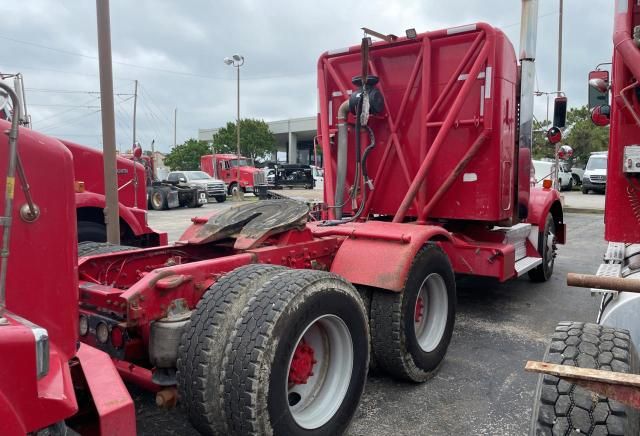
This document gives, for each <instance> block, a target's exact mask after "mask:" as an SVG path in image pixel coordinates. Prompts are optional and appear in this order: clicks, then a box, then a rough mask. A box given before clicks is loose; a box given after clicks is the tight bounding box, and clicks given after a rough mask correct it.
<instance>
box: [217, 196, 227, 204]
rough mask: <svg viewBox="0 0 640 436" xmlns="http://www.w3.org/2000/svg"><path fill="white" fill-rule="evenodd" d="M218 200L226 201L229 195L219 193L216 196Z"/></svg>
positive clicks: (219, 201)
mask: <svg viewBox="0 0 640 436" xmlns="http://www.w3.org/2000/svg"><path fill="white" fill-rule="evenodd" d="M216 201H217V202H218V203H224V202H225V201H227V196H226V195H218V196H216Z"/></svg>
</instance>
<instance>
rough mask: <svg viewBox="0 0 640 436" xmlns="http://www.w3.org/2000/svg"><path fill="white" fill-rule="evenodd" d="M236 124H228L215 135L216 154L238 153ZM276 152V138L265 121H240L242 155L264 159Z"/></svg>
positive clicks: (246, 119) (245, 119) (248, 119)
mask: <svg viewBox="0 0 640 436" xmlns="http://www.w3.org/2000/svg"><path fill="white" fill-rule="evenodd" d="M236 141H237V140H236V123H227V125H226V126H225V127H222V128H221V129H220V130H218V132H217V133H216V134H215V135H213V146H214V148H215V150H216V153H235V152H236ZM275 150H276V138H275V137H274V136H273V133H271V131H270V130H269V126H268V125H267V123H265V122H264V121H263V120H254V119H251V118H244V119H241V120H240V153H242V155H243V156H247V157H250V158H252V159H256V158H263V157H265V156H266V155H267V154H270V153H273V152H274V151H275Z"/></svg>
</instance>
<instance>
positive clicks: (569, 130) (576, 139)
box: [532, 106, 609, 163]
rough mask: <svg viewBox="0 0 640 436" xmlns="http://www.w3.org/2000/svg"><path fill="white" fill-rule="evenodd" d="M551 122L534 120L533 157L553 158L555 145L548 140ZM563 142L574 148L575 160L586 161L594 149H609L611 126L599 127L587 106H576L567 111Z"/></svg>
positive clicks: (573, 159)
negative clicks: (594, 122) (592, 118)
mask: <svg viewBox="0 0 640 436" xmlns="http://www.w3.org/2000/svg"><path fill="white" fill-rule="evenodd" d="M550 127H551V122H547V121H535V120H534V122H533V150H532V151H533V158H534V159H540V158H543V157H548V158H553V157H554V156H553V154H554V152H555V147H554V146H553V145H551V144H550V143H549V141H548V140H547V130H549V128H550ZM562 136H563V138H562V143H563V144H567V145H569V146H571V148H573V158H572V161H573V162H576V161H578V162H581V163H586V162H587V160H588V159H589V155H590V154H591V152H593V151H603V150H607V148H608V145H609V127H598V126H596V125H595V124H593V123H592V122H591V113H590V112H589V108H588V107H587V106H581V107H574V108H571V109H569V111H568V112H567V122H566V126H565V128H564V131H563V133H562Z"/></svg>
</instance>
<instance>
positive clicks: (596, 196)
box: [561, 191, 604, 212]
mask: <svg viewBox="0 0 640 436" xmlns="http://www.w3.org/2000/svg"><path fill="white" fill-rule="evenodd" d="M561 195H562V196H563V197H564V207H565V208H567V209H569V210H580V211H583V210H584V211H600V212H603V211H604V194H600V193H595V192H591V193H590V194H583V193H582V192H580V191H569V192H562V193H561Z"/></svg>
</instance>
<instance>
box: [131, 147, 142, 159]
mask: <svg viewBox="0 0 640 436" xmlns="http://www.w3.org/2000/svg"><path fill="white" fill-rule="evenodd" d="M133 157H134V158H136V159H140V158H141V157H142V147H140V144H135V145H134V146H133Z"/></svg>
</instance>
